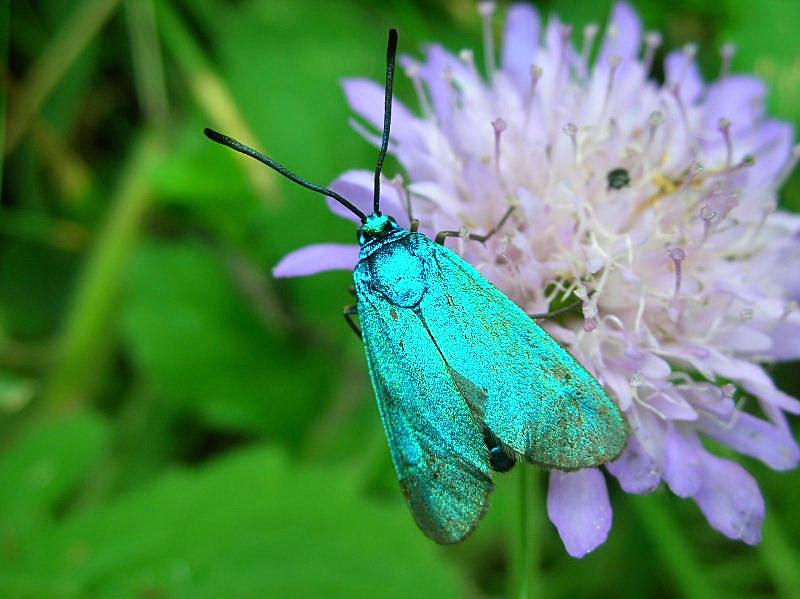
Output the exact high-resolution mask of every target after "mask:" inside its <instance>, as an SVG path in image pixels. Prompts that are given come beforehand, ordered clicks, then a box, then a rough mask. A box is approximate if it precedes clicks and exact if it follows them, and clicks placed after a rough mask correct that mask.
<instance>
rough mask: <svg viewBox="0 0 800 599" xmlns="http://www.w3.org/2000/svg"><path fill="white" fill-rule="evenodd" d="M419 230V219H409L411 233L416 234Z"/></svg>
mask: <svg viewBox="0 0 800 599" xmlns="http://www.w3.org/2000/svg"><path fill="white" fill-rule="evenodd" d="M418 230H419V219H418V218H412V219H411V232H412V233H416V232H417V231H418Z"/></svg>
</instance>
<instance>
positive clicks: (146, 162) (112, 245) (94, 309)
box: [42, 132, 162, 410]
mask: <svg viewBox="0 0 800 599" xmlns="http://www.w3.org/2000/svg"><path fill="white" fill-rule="evenodd" d="M161 147H162V142H161V139H160V137H158V136H157V135H156V134H155V133H153V132H146V133H144V134H143V137H142V138H141V139H140V140H138V142H137V143H136V144H135V150H134V154H133V157H132V158H131V159H130V160H129V162H128V165H127V167H126V170H125V172H124V173H123V175H122V178H121V181H120V183H119V186H118V188H117V190H116V191H115V192H114V194H113V195H112V199H111V208H110V211H109V214H108V216H107V218H106V221H105V223H104V224H103V227H102V229H101V230H100V232H99V234H98V237H97V239H96V241H95V244H94V247H93V249H92V250H91V253H90V254H89V256H88V258H87V262H86V265H85V267H84V271H83V274H82V276H81V279H80V281H79V284H78V287H77V289H76V293H75V296H74V297H73V301H72V305H71V308H70V310H69V311H68V313H67V315H66V319H65V322H64V327H63V330H62V333H61V336H60V339H59V343H58V352H57V359H56V362H55V364H54V365H53V369H52V371H51V375H50V378H49V379H48V381H47V385H46V387H45V390H44V395H43V398H42V403H43V405H44V407H45V408H46V409H49V410H59V409H64V408H66V407H72V406H74V405H77V404H83V403H86V402H87V401H88V399H89V397H90V395H91V392H92V390H93V387H94V383H95V382H96V380H97V378H98V376H99V372H98V371H99V370H100V368H98V364H100V365H102V362H103V358H104V357H105V354H106V352H105V351H104V350H107V349H108V348H109V347H110V345H111V343H112V342H113V335H114V318H113V316H114V311H115V306H116V302H117V299H118V295H119V290H120V289H119V288H120V280H121V279H122V275H123V273H124V267H125V264H126V261H127V258H128V256H129V255H130V253H131V250H132V247H133V244H134V241H135V238H136V234H137V233H138V230H139V226H140V224H141V222H142V219H143V217H144V214H145V212H146V210H147V208H148V207H149V206H150V201H151V193H150V188H149V186H150V179H151V176H150V173H151V170H152V168H153V167H154V166H155V165H156V164H157V162H158V160H159V159H160V158H161V156H162V149H161Z"/></svg>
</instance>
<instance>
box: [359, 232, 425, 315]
mask: <svg viewBox="0 0 800 599" xmlns="http://www.w3.org/2000/svg"><path fill="white" fill-rule="evenodd" d="M412 244H413V241H412V239H411V238H409V237H406V238H404V239H401V240H397V241H393V242H391V243H387V244H386V245H385V246H383V247H381V248H380V249H379V250H377V251H376V252H375V253H373V254H372V255H371V256H370V257H369V258H367V260H368V261H369V269H370V275H371V276H370V286H371V287H372V288H373V289H374V290H375V291H378V292H379V293H381V294H382V295H384V296H385V297H386V299H387V300H389V301H390V302H391V303H392V304H394V305H395V306H398V307H401V308H412V307H414V306H416V305H417V304H419V302H420V300H421V299H422V295H423V294H424V293H425V275H424V266H423V263H422V260H420V259H419V257H417V256H416V255H415V254H414V253H413V251H412V248H411V247H410V246H411V245H412Z"/></svg>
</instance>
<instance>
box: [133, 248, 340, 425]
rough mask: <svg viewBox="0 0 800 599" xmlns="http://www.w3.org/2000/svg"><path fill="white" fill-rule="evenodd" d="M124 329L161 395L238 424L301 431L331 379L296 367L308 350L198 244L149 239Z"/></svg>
mask: <svg viewBox="0 0 800 599" xmlns="http://www.w3.org/2000/svg"><path fill="white" fill-rule="evenodd" d="M129 289H130V292H129V297H128V301H127V302H126V305H125V311H124V316H123V334H124V336H125V338H126V339H127V343H128V345H129V347H130V348H131V350H132V352H133V357H134V360H135V363H136V365H137V367H138V368H139V369H140V370H141V371H142V374H143V375H144V376H145V377H147V378H148V379H150V380H151V381H152V382H153V383H154V384H155V388H156V391H157V392H158V394H159V395H160V397H161V398H162V399H163V400H164V401H166V402H168V403H169V404H171V405H173V406H175V407H177V408H179V409H180V410H183V411H190V412H192V413H195V414H197V415H198V416H199V417H200V418H201V419H202V420H204V421H206V422H208V423H210V424H212V425H215V426H218V427H221V428H224V429H228V430H232V431H243V432H250V433H264V432H268V433H273V434H279V435H282V436H283V437H285V438H288V439H296V438H297V437H298V436H299V434H300V433H301V432H302V428H303V427H304V426H305V425H306V422H307V420H308V417H309V416H310V414H312V413H313V410H314V409H315V404H316V405H318V402H319V398H321V397H322V398H325V397H327V393H326V387H327V386H328V384H329V381H328V376H327V375H326V370H325V366H324V363H323V364H320V366H319V368H315V371H314V376H305V377H304V376H302V375H300V374H299V373H298V370H297V367H296V365H297V364H298V363H307V362H308V360H309V357H308V355H307V354H306V351H305V350H304V348H303V347H302V346H300V345H299V344H296V343H291V340H289V342H287V340H286V339H283V338H282V335H279V334H276V333H275V332H272V331H270V330H269V329H268V328H267V326H266V324H265V323H264V322H263V321H261V320H259V318H258V317H257V315H256V313H255V311H254V310H252V309H251V307H250V306H249V305H248V304H247V302H246V301H245V300H244V298H243V297H242V296H241V295H240V294H239V293H238V292H237V290H236V289H235V288H234V284H233V281H232V276H231V274H230V273H229V272H228V270H227V269H226V267H225V265H224V263H223V261H222V259H221V258H220V256H219V255H218V254H216V253H215V252H213V251H212V250H211V249H209V248H207V247H204V246H202V245H200V244H199V243H196V242H191V241H186V240H184V241H182V242H181V244H180V245H179V244H177V243H175V244H170V243H150V244H148V245H145V246H143V247H142V248H141V249H140V251H139V254H138V256H137V257H136V259H135V260H134V265H133V268H132V272H131V277H130V287H129Z"/></svg>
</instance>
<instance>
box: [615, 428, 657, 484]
mask: <svg viewBox="0 0 800 599" xmlns="http://www.w3.org/2000/svg"><path fill="white" fill-rule="evenodd" d="M606 468H607V469H608V471H609V472H610V473H611V474H613V475H614V476H615V477H616V478H617V480H618V481H619V484H620V486H621V487H622V489H623V490H624V491H625V492H626V493H635V494H637V495H644V494H645V493H651V492H652V491H654V490H655V488H656V487H657V486H658V483H659V482H661V466H660V465H659V463H658V462H656V460H655V459H654V458H653V457H652V456H651V455H650V454H649V453H647V452H646V451H645V450H644V448H643V447H642V445H641V444H640V443H639V441H638V440H637V439H636V437H635V436H634V435H631V436H630V438H629V439H628V447H627V448H626V449H625V451H624V452H623V453H622V455H621V456H620V457H619V459H617V460H616V461H614V462H611V463H610V464H606Z"/></svg>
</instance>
